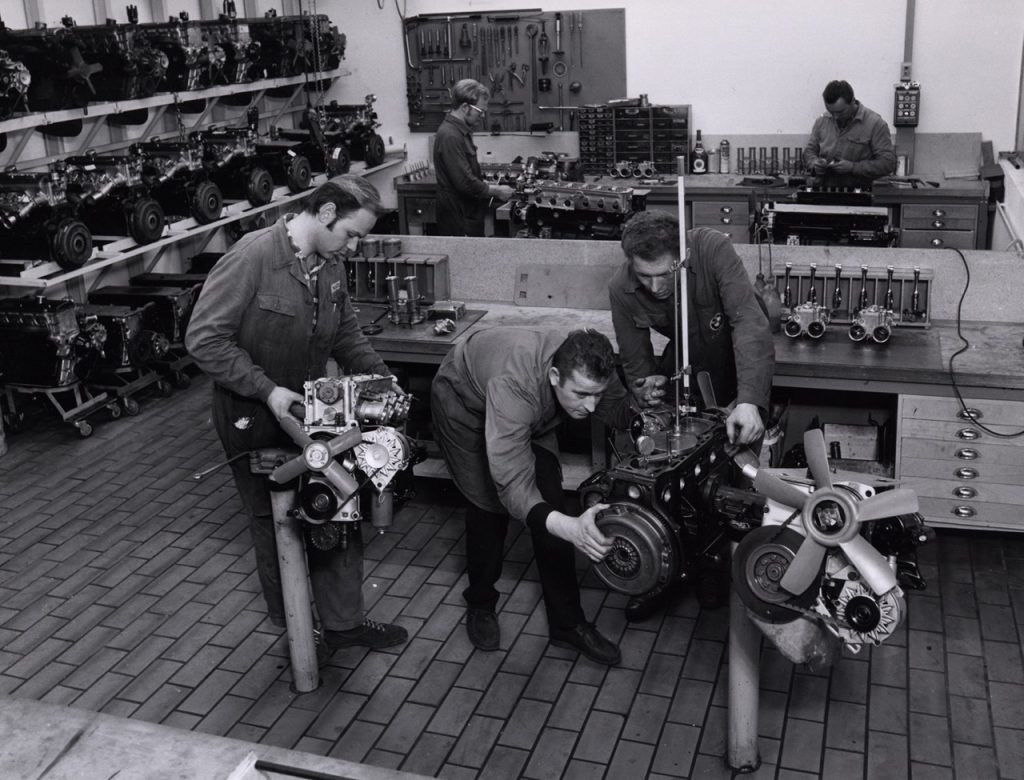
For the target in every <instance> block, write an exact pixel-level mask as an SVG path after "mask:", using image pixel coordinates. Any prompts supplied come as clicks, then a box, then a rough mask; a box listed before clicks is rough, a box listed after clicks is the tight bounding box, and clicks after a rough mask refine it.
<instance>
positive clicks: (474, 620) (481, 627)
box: [466, 607, 501, 650]
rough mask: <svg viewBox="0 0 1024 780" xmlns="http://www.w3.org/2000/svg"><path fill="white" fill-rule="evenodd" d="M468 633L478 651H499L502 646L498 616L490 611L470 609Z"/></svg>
mask: <svg viewBox="0 0 1024 780" xmlns="http://www.w3.org/2000/svg"><path fill="white" fill-rule="evenodd" d="M466 633H467V634H469V641H470V642H472V643H473V647H475V648H477V649H478V650H497V649H498V645H499V644H501V627H500V626H499V625H498V616H497V615H495V614H494V612H492V611H491V610H489V609H476V608H474V607H470V608H469V609H467V610H466Z"/></svg>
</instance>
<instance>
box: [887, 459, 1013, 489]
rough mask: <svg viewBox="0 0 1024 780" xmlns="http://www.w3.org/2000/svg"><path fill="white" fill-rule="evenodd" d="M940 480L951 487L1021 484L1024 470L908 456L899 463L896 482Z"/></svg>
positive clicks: (1009, 464)
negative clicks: (923, 479) (905, 480)
mask: <svg viewBox="0 0 1024 780" xmlns="http://www.w3.org/2000/svg"><path fill="white" fill-rule="evenodd" d="M921 477H924V478H928V479H941V480H946V481H948V482H949V484H951V485H954V484H955V485H974V486H978V485H981V484H988V483H993V484H998V485H1024V469H1021V467H1020V466H1019V465H1017V464H1015V463H991V462H989V461H985V462H984V463H982V462H978V461H974V462H971V463H967V462H964V461H957V460H932V459H931V458H917V457H908V456H907V455H906V454H904V455H903V458H902V459H901V460H900V473H899V479H916V478H921Z"/></svg>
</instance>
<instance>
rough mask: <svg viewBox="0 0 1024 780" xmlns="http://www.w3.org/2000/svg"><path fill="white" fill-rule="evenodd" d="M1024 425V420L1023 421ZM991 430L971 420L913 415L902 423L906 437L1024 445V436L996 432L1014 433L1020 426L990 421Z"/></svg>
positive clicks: (1010, 445) (988, 424)
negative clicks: (917, 417)
mask: <svg viewBox="0 0 1024 780" xmlns="http://www.w3.org/2000/svg"><path fill="white" fill-rule="evenodd" d="M1022 425H1024V421H1022ZM985 427H986V428H988V429H989V430H982V429H981V428H979V427H978V426H977V425H974V424H973V423H971V422H970V421H960V422H942V421H940V420H919V419H916V418H913V417H909V418H906V417H905V418H904V419H903V420H902V422H901V423H900V435H902V436H903V437H906V438H922V439H936V440H938V441H952V442H961V443H965V444H969V443H970V442H989V443H993V444H999V445H1000V446H1003V447H1024V436H1019V437H1017V438H1013V439H1007V438H1001V437H999V436H995V435H993V432H995V433H1003V434H1012V433H1015V432H1016V431H1019V430H1020V428H1014V427H1013V426H1010V425H997V424H996V423H991V422H988V423H986V425H985Z"/></svg>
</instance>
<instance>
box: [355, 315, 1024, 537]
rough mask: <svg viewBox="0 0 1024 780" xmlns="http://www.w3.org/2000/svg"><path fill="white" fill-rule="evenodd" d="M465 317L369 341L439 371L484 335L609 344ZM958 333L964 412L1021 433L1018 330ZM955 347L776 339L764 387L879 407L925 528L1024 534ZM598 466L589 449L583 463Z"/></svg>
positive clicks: (837, 332) (944, 329) (578, 324)
mask: <svg viewBox="0 0 1024 780" xmlns="http://www.w3.org/2000/svg"><path fill="white" fill-rule="evenodd" d="M468 309H469V310H470V311H474V310H484V311H486V314H485V315H484V316H482V317H481V318H480V319H479V320H478V321H476V322H474V323H471V324H469V325H468V326H466V327H461V328H460V330H459V331H458V332H457V333H455V334H453V335H452V336H446V337H440V338H439V337H435V336H433V335H432V330H431V329H430V326H429V324H423V325H419V326H415V327H413V328H408V327H398V326H394V325H391V324H388V325H385V326H384V328H383V330H382V332H381V333H380V334H379V335H376V336H373V337H371V342H372V343H373V345H374V347H375V348H376V349H377V351H378V352H379V353H380V354H381V356H382V357H383V358H384V359H385V360H386V361H389V362H394V363H415V364H420V365H438V364H440V362H441V359H442V358H443V357H444V355H445V354H446V353H447V351H448V350H449V349H451V348H452V347H453V346H454V344H455V343H456V342H457V341H458V340H459V339H462V338H465V337H466V336H469V335H471V334H472V333H473V332H475V331H477V330H479V329H483V328H492V327H511V326H525V327H538V326H539V327H545V328H554V329H559V330H564V331H566V332H568V331H570V330H572V329H575V328H596V329H597V330H599V331H601V332H603V333H605V334H607V335H608V336H609V338H611V339H612V342H613V343H614V341H615V336H614V331H613V328H612V324H611V314H610V312H608V311H606V310H600V309H569V308H546V307H528V306H514V305H511V304H507V303H495V302H493V301H481V302H468ZM961 332H962V333H963V335H964V336H965V337H966V339H967V340H968V341H969V342H970V348H969V349H968V350H966V351H965V352H964V353H963V354H961V355H959V356H958V357H957V358H956V360H955V362H954V368H955V372H956V373H955V376H956V383H957V385H958V387H959V388H960V392H961V394H962V396H963V398H964V399H965V401H966V403H967V405H968V406H969V407H971V408H974V409H977V410H979V411H980V412H981V414H982V417H981V421H982V422H983V423H986V424H992V425H994V427H995V429H996V430H997V431H999V432H1002V433H1010V432H1012V431H1013V430H1019V429H1020V428H1021V427H1024V401H1022V400H1020V399H1022V398H1024V346H1022V339H1024V325H1022V324H1014V323H997V322H969V323H963V324H962V326H961ZM961 346H962V342H961V340H960V338H959V337H958V335H957V328H956V323H955V322H952V321H948V320H939V321H933V323H932V326H931V327H929V328H913V327H906V328H896V329H895V332H894V334H893V337H892V339H891V340H890V341H889V343H887V344H884V345H879V344H874V343H870V342H869V343H863V342H861V343H854V342H852V341H850V339H849V338H848V337H847V335H846V332H845V328H841V327H834V328H832V329H830V330H829V331H828V333H827V334H826V335H825V337H823V338H822V339H821V340H818V341H814V340H811V339H807V338H799V339H791V338H788V337H787V336H784V335H783V334H781V333H779V334H777V335H776V336H775V359H776V364H775V377H774V386H775V387H777V388H807V389H809V390H811V391H814V392H815V393H816V394H820V396H821V398H822V402H823V403H827V402H828V400H829V399H830V398H831V399H833V400H834V401H835V402H838V403H841V402H842V397H843V394H849V393H853V394H879V395H884V396H886V397H888V398H889V399H890V403H891V405H892V407H893V409H894V419H895V423H896V429H895V440H896V452H895V470H894V476H895V478H896V479H898V480H901V481H902V482H903V484H904V485H906V486H908V487H913V488H915V489H916V490H917V491H918V495H919V497H920V499H921V505H922V513H924V514H925V516H926V518H927V520H928V522H929V523H930V524H932V525H936V526H954V527H976V528H991V529H1003V530H1024V476H1020V475H1021V474H1024V440H1021V439H998V438H994V437H992V436H991V435H989V434H988V432H986V431H984V430H982V429H980V428H978V427H977V426H975V425H973V424H972V422H971V420H969V419H964V418H963V416H962V409H961V407H960V404H959V402H958V401H957V400H956V399H955V393H954V390H953V385H952V382H951V381H950V374H949V361H950V359H951V358H952V356H953V354H954V353H955V352H956V351H957V350H958V349H960V347H961ZM958 415H959V416H958ZM961 445H963V446H961ZM597 459H598V458H597V453H596V451H595V453H594V460H593V463H592V464H591V465H593V466H595V467H597V466H598V465H599V464H598V463H597ZM576 470H578V469H576Z"/></svg>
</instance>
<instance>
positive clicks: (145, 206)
mask: <svg viewBox="0 0 1024 780" xmlns="http://www.w3.org/2000/svg"><path fill="white" fill-rule="evenodd" d="M128 232H129V233H130V234H131V237H132V238H134V239H135V240H136V241H138V242H139V243H140V244H151V243H153V242H154V241H156V240H157V239H158V238H160V236H161V235H162V234H163V232H164V210H163V209H162V208H160V204H159V203H157V202H156V201H155V200H154V199H153V198H139V199H138V200H137V201H135V205H133V206H132V208H131V212H130V214H129V218H128Z"/></svg>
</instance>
